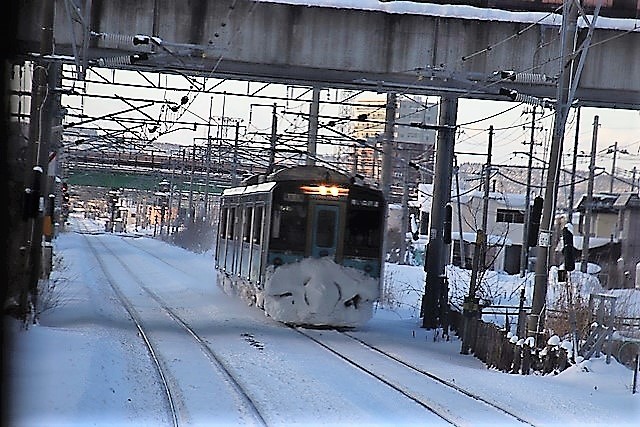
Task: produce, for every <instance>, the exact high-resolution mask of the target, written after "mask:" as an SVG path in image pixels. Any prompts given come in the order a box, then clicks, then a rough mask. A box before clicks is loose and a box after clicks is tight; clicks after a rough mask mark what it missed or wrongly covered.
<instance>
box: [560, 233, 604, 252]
mask: <svg viewBox="0 0 640 427" xmlns="http://www.w3.org/2000/svg"><path fill="white" fill-rule="evenodd" d="M610 242H611V239H610V238H609V237H590V238H589V249H595V248H601V247H602V246H605V245H606V244H608V243H610ZM573 247H574V248H576V249H578V250H581V249H582V236H580V235H574V236H573ZM562 248H564V241H562V239H561V240H560V242H559V243H558V245H557V246H556V251H561V250H562Z"/></svg>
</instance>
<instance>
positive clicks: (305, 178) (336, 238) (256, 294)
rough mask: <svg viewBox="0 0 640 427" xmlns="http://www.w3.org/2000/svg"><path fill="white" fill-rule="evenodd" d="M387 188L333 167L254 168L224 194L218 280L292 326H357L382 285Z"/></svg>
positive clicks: (368, 312) (367, 317)
mask: <svg viewBox="0 0 640 427" xmlns="http://www.w3.org/2000/svg"><path fill="white" fill-rule="evenodd" d="M385 212H386V201H385V199H384V197H383V194H382V192H381V191H380V190H379V189H377V188H375V187H373V186H371V185H368V184H366V183H365V182H363V181H362V180H358V179H355V178H353V177H350V176H348V175H346V174H344V173H341V172H338V171H335V170H333V169H330V168H327V167H324V166H315V165H305V166H293V167H287V168H282V169H280V170H278V171H276V172H273V173H271V174H262V175H254V176H252V177H249V178H247V179H245V180H244V181H243V182H242V184H241V185H239V186H236V187H231V188H227V189H225V190H224V191H223V193H222V195H221V197H220V214H219V220H218V230H217V233H216V235H217V237H216V246H215V254H214V260H215V270H216V277H217V283H218V286H220V287H221V288H222V289H223V290H224V291H225V293H227V294H229V295H234V296H237V297H240V298H241V299H242V300H244V301H246V302H247V303H248V304H249V305H254V306H256V307H258V308H260V309H262V310H264V312H265V314H266V315H267V316H268V317H271V318H273V319H275V320H277V321H280V322H283V323H285V324H289V325H296V326H308V327H331V328H354V327H358V326H361V325H363V324H365V323H366V322H368V321H369V320H370V318H371V317H372V315H373V309H374V304H375V302H376V301H377V300H378V299H379V297H380V294H381V280H382V276H383V262H384V258H383V253H382V252H383V237H384V233H383V230H384V225H385Z"/></svg>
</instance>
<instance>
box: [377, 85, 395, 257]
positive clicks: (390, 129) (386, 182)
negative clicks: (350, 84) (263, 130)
mask: <svg viewBox="0 0 640 427" xmlns="http://www.w3.org/2000/svg"><path fill="white" fill-rule="evenodd" d="M396 103H397V95H396V94H395V93H393V92H391V93H388V94H387V106H386V111H385V117H386V122H385V126H384V141H383V143H382V176H381V179H380V180H381V181H382V183H381V184H382V185H381V187H382V194H383V195H384V198H385V200H389V196H390V195H391V176H392V168H393V162H392V157H393V135H394V130H395V124H396V123H395V119H396ZM388 216H389V213H388V209H387V217H388ZM385 240H386V239H385ZM385 249H386V248H385ZM385 253H386V252H385Z"/></svg>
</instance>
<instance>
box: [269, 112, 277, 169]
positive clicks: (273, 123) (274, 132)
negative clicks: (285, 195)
mask: <svg viewBox="0 0 640 427" xmlns="http://www.w3.org/2000/svg"><path fill="white" fill-rule="evenodd" d="M276 106H277V105H276V104H275V103H274V104H273V112H272V113H271V137H270V138H269V143H270V147H269V167H268V168H267V173H272V172H273V169H274V167H275V162H276V141H277V140H278V138H277V133H278V116H277V112H276Z"/></svg>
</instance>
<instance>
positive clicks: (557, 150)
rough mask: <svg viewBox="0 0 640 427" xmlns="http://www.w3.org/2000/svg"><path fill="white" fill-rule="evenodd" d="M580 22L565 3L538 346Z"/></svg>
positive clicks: (543, 223) (533, 331)
mask: <svg viewBox="0 0 640 427" xmlns="http://www.w3.org/2000/svg"><path fill="white" fill-rule="evenodd" d="M577 21H578V8H577V5H576V2H574V1H571V0H565V1H564V3H563V11H562V26H561V32H562V34H561V40H562V46H561V58H560V66H559V69H560V76H559V78H558V87H557V90H556V114H555V121H554V124H553V135H552V138H551V147H550V154H549V170H548V173H547V177H546V185H545V193H544V202H543V205H542V218H541V220H540V234H539V236H538V247H537V249H536V275H535V284H534V290H533V302H532V304H531V315H530V316H529V319H528V322H527V329H528V336H534V337H535V338H536V345H538V344H540V342H539V339H540V338H541V335H540V334H541V333H542V331H543V330H544V307H545V304H546V300H547V277H548V275H549V271H548V263H549V260H548V257H549V247H550V246H551V225H552V223H553V221H552V220H553V216H554V211H555V199H556V194H557V189H558V176H559V171H560V163H561V162H560V160H561V158H562V143H563V139H564V130H565V125H566V122H567V113H568V111H569V106H570V105H571V102H572V100H571V99H569V92H570V83H571V77H572V74H573V66H572V65H573V58H574V55H573V53H574V39H575V34H576V27H577Z"/></svg>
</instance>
